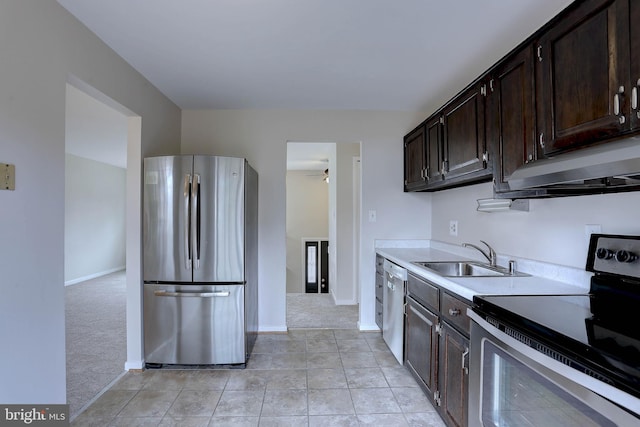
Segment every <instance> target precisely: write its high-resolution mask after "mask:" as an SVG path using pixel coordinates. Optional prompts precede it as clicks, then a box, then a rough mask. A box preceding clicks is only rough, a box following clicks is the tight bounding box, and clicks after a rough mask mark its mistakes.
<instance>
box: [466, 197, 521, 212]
mask: <svg viewBox="0 0 640 427" xmlns="http://www.w3.org/2000/svg"><path fill="white" fill-rule="evenodd" d="M477 210H478V212H504V211H508V210H518V211H524V212H529V200H526V199H525V200H511V199H478V209H477Z"/></svg>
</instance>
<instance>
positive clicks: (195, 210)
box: [191, 173, 200, 270]
mask: <svg viewBox="0 0 640 427" xmlns="http://www.w3.org/2000/svg"><path fill="white" fill-rule="evenodd" d="M191 200H193V206H192V207H191V224H192V227H191V233H192V235H193V238H192V244H193V245H194V247H193V252H194V255H193V268H194V269H196V270H197V269H198V268H200V174H197V173H195V174H193V184H192V186H191Z"/></svg>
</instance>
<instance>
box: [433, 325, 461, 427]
mask: <svg viewBox="0 0 640 427" xmlns="http://www.w3.org/2000/svg"><path fill="white" fill-rule="evenodd" d="M441 330H442V336H441V339H440V344H441V345H440V356H439V361H440V364H439V367H438V368H439V373H438V389H439V392H440V396H439V398H440V399H439V401H438V405H439V410H440V414H441V415H442V417H443V418H444V421H445V422H446V423H447V425H448V426H466V425H467V412H468V410H467V405H468V402H469V338H468V337H465V336H464V335H462V334H461V333H460V332H458V331H456V330H455V329H453V328H452V327H451V326H449V325H448V324H447V323H446V322H442V323H441Z"/></svg>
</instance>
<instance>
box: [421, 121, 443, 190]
mask: <svg viewBox="0 0 640 427" xmlns="http://www.w3.org/2000/svg"><path fill="white" fill-rule="evenodd" d="M425 128H426V130H425V150H426V154H427V170H426V176H427V181H428V183H429V185H433V184H435V183H438V182H440V181H442V178H443V177H444V176H443V175H442V169H441V166H442V116H440V115H436V116H434V117H432V118H431V119H428V120H427V122H426V124H425Z"/></svg>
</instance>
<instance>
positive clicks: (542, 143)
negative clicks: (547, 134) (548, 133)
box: [538, 133, 544, 148]
mask: <svg viewBox="0 0 640 427" xmlns="http://www.w3.org/2000/svg"><path fill="white" fill-rule="evenodd" d="M538 142H539V143H540V148H544V133H541V134H540V137H539V138H538Z"/></svg>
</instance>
